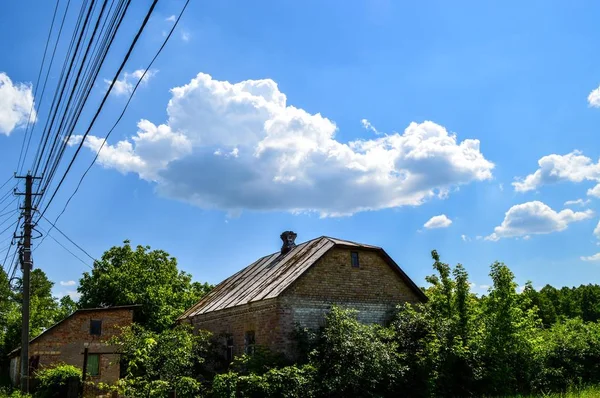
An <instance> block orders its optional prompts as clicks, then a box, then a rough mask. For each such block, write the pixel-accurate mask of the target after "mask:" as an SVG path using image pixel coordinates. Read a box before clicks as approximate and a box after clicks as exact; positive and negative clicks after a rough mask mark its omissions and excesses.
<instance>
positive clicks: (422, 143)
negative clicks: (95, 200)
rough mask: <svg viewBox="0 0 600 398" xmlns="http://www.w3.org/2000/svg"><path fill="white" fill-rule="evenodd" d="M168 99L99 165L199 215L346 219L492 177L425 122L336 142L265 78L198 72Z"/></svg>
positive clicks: (327, 123)
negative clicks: (160, 118)
mask: <svg viewBox="0 0 600 398" xmlns="http://www.w3.org/2000/svg"><path fill="white" fill-rule="evenodd" d="M171 94H172V98H171V100H170V101H169V104H168V106H167V113H168V116H169V117H168V121H167V122H166V123H165V124H161V125H159V126H156V125H154V124H153V123H152V122H150V121H148V120H141V121H140V122H139V123H138V129H139V131H138V133H137V135H136V136H134V137H133V138H131V139H126V140H123V141H120V142H117V143H116V144H111V145H106V146H105V147H104V148H103V149H102V151H101V152H100V157H99V161H100V164H101V165H103V166H104V167H111V168H115V169H117V170H119V171H121V172H123V173H127V172H134V173H137V174H138V175H139V176H140V177H141V178H143V179H145V180H148V181H153V182H155V183H156V184H157V185H156V187H157V191H158V192H159V193H160V194H162V195H164V196H168V197H171V198H176V199H180V200H184V201H187V202H189V203H192V204H194V205H197V206H200V207H202V208H218V209H223V210H226V211H228V212H231V211H240V210H242V209H251V210H283V211H290V212H305V211H316V212H319V213H320V214H321V215H322V216H339V215H349V214H352V213H355V212H358V211H365V210H377V209H384V208H393V207H399V206H404V205H413V206H415V205H420V204H422V203H423V202H424V201H426V200H428V199H431V198H434V197H436V196H437V197H443V196H444V195H448V193H449V192H450V191H451V190H452V189H453V188H455V187H457V186H459V185H463V184H468V183H471V182H473V181H483V180H488V179H491V178H492V169H493V167H494V164H493V163H492V162H490V161H489V160H487V159H486V158H485V157H484V156H483V154H482V153H481V151H480V147H479V141H478V140H476V139H465V140H463V141H462V142H461V141H459V140H458V139H457V136H456V135H455V134H452V133H449V132H448V131H447V130H446V129H445V128H444V127H443V126H440V125H438V124H436V123H434V122H430V121H425V122H423V123H414V122H413V123H410V124H409V126H408V127H407V128H406V129H405V130H404V132H403V133H401V134H400V133H394V134H391V135H385V136H382V137H377V138H376V139H370V140H357V141H352V142H346V143H345V142H340V141H338V140H337V139H336V138H335V134H336V131H337V126H336V125H335V123H334V122H333V121H331V120H329V119H327V118H326V117H324V116H322V115H321V114H319V113H316V114H311V113H309V112H307V111H305V110H303V109H300V108H296V107H294V106H292V105H289V104H288V102H287V97H286V96H285V94H284V93H282V92H281V91H279V88H278V86H277V84H276V83H275V82H274V81H273V80H270V79H265V80H246V81H242V82H239V83H235V84H232V83H229V82H227V81H219V80H215V79H213V78H212V77H211V76H209V75H207V74H204V73H200V74H198V75H197V76H196V77H195V78H194V79H192V80H191V81H190V82H189V83H188V84H186V85H184V86H181V87H175V88H173V89H172V90H171ZM100 144H101V139H99V138H96V137H89V138H88V140H86V143H85V145H86V146H87V147H88V148H90V149H92V150H97V149H98V148H99V146H100Z"/></svg>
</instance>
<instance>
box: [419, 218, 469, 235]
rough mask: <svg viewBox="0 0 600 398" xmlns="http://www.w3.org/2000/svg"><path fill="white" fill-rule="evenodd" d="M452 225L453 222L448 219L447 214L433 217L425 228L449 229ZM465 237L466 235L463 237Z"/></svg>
mask: <svg viewBox="0 0 600 398" xmlns="http://www.w3.org/2000/svg"><path fill="white" fill-rule="evenodd" d="M451 224H452V220H451V219H449V218H448V217H446V215H445V214H440V215H439V216H433V217H431V218H430V219H429V220H428V221H427V222H426V223H425V224H424V225H423V226H424V227H425V228H427V229H433V228H447V227H449V226H450V225H451ZM463 236H464V235H463Z"/></svg>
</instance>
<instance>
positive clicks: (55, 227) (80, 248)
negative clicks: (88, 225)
mask: <svg viewBox="0 0 600 398" xmlns="http://www.w3.org/2000/svg"><path fill="white" fill-rule="evenodd" d="M44 220H46V221H47V222H48V223H49V224H50V225H51V226H52V227H53V228H54V229H56V230H57V231H58V232H59V233H60V234H61V235H62V236H64V237H65V238H66V239H67V240H68V241H69V242H71V243H72V244H73V245H74V246H75V247H77V248H78V249H79V250H81V251H82V252H84V253H85V255H86V256H88V257H89V258H91V259H92V261H96V259H95V258H94V257H92V256H91V255H90V254H89V253H88V252H87V251H85V250H84V249H83V248H82V247H81V246H79V245H78V244H77V243H75V242H73V239H71V238H69V237H68V236H67V235H66V234H65V233H64V232H63V231H61V230H60V229H59V228H58V227H57V226H56V225H54V224H53V223H52V221H50V220H48V219H47V218H46V217H44ZM51 237H52V236H51Z"/></svg>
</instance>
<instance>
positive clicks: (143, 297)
mask: <svg viewBox="0 0 600 398" xmlns="http://www.w3.org/2000/svg"><path fill="white" fill-rule="evenodd" d="M210 288H211V286H210V285H208V284H206V283H204V284H201V283H198V282H192V277H191V276H190V275H189V274H188V273H186V272H183V271H179V270H178V269H177V260H176V259H175V258H174V257H171V256H170V255H169V254H168V253H167V252H165V251H163V250H150V247H149V246H137V248H135V250H134V249H133V248H132V247H131V246H130V244H129V242H128V241H125V242H124V244H123V246H115V247H112V248H111V249H109V250H107V251H106V252H105V253H104V254H103V255H102V258H101V259H100V260H99V261H96V262H95V263H94V269H93V270H92V271H91V273H89V272H85V273H84V274H83V277H82V278H81V280H80V281H79V287H78V288H77V291H78V292H79V293H81V298H80V300H79V304H80V305H81V306H82V307H83V308H91V307H107V306H116V305H129V304H141V305H142V308H141V310H140V311H139V312H137V313H136V315H137V318H136V321H137V322H138V323H140V324H142V325H144V326H145V327H146V328H148V329H150V330H153V331H156V332H161V331H163V330H165V329H167V328H169V327H171V326H172V325H173V323H174V321H175V320H176V319H177V317H178V316H179V315H181V314H182V313H183V312H184V311H185V310H186V309H187V308H189V307H190V306H191V305H193V304H195V303H196V302H197V301H198V300H200V298H201V297H202V296H204V295H205V294H206V293H207V292H208V291H209V290H210Z"/></svg>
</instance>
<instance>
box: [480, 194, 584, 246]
mask: <svg viewBox="0 0 600 398" xmlns="http://www.w3.org/2000/svg"><path fill="white" fill-rule="evenodd" d="M593 215H594V212H593V211H592V210H586V211H583V212H574V211H573V210H571V209H564V210H562V211H560V212H556V211H554V210H552V209H551V208H550V207H549V206H548V205H546V204H545V203H542V202H539V201H533V202H527V203H523V204H520V205H515V206H513V207H511V208H510V209H509V210H508V211H507V212H506V214H505V216H504V220H503V221H502V224H500V225H499V226H497V227H496V228H494V232H493V233H492V234H491V235H489V236H486V238H485V239H486V240H491V241H497V240H499V239H501V238H510V237H520V236H523V237H525V236H528V235H539V234H549V233H552V232H559V231H563V230H565V229H566V228H567V226H568V225H569V224H570V223H572V222H576V221H581V220H585V219H587V218H590V217H592V216H593ZM524 239H525V238H524Z"/></svg>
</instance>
